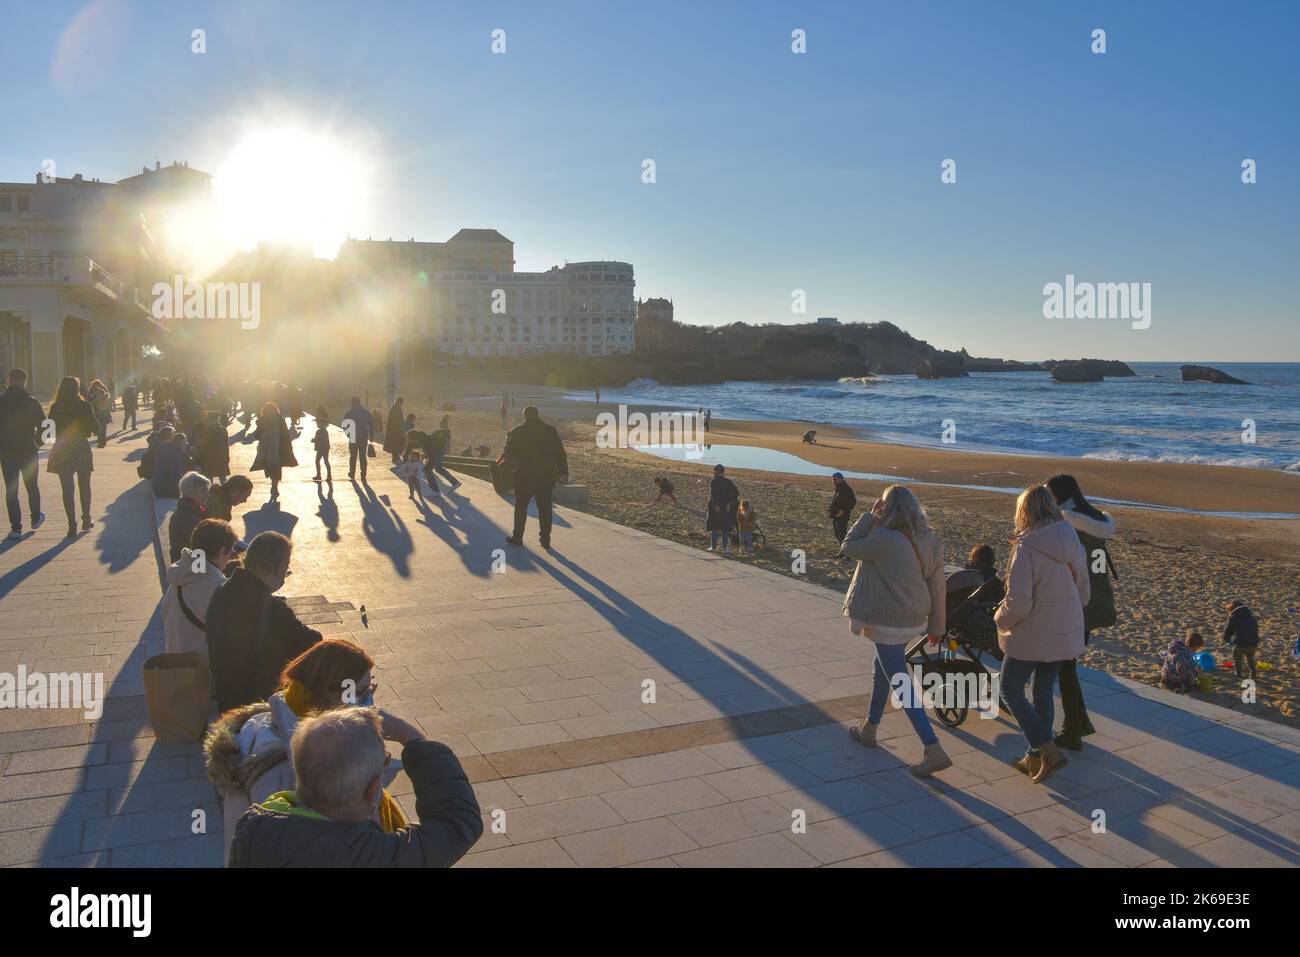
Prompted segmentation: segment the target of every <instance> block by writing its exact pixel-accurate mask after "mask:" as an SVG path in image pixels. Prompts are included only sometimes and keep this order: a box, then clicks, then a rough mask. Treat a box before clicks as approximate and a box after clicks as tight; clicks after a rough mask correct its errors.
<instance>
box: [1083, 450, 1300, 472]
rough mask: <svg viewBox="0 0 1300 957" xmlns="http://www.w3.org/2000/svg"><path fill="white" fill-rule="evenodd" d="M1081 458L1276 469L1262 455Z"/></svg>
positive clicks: (1090, 455) (1103, 455)
mask: <svg viewBox="0 0 1300 957" xmlns="http://www.w3.org/2000/svg"><path fill="white" fill-rule="evenodd" d="M1083 458H1085V459H1097V460H1099V461H1103V462H1175V463H1180V464H1186V465H1227V466H1232V467H1235V468H1240V469H1276V468H1278V465H1277V463H1276V462H1272V461H1269V459H1267V458H1266V457H1264V456H1262V455H1198V454H1196V453H1193V452H1187V453H1178V452H1162V453H1161V454H1159V455H1151V454H1147V453H1129V452H1120V451H1118V450H1115V449H1111V450H1109V451H1106V452H1085V453H1084V454H1083ZM1282 468H1283V470H1284V471H1292V470H1294V471H1300V462H1297V463H1295V465H1287V466H1283V467H1282Z"/></svg>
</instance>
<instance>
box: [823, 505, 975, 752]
mask: <svg viewBox="0 0 1300 957" xmlns="http://www.w3.org/2000/svg"><path fill="white" fill-rule="evenodd" d="M840 553H841V554H842V555H845V556H847V557H849V558H851V559H854V560H856V561H857V563H858V567H857V568H856V569H855V570H854V572H853V580H852V581H851V582H849V590H848V592H847V593H845V596H844V614H845V616H847V617H848V619H849V630H850V631H852V632H853V634H855V635H860V636H861V637H863V638H867V639H869V640H870V641H871V642H872V643H873V644H874V645H875V651H876V661H875V667H874V668H873V669H872V685H871V705H870V708H869V710H868V712H867V716H866V717H865V718H863V719H862V720H861V721H859V722H858V723H857V724H856V725H854V726H853V727H852V728H850V729H849V735H850V736H851V737H852V738H853V740H855V741H857V742H858V743H859V744H861V745H863V746H864V747H868V748H874V747H875V746H876V732H877V730H878V728H879V727H880V719H881V717H882V716H883V715H884V712H885V702H886V700H887V699H888V698H889V696H890V693H891V686H892V685H894V684H896V683H897V682H898V680H899V676H900V675H902V676H905V678H906V676H907V674H908V669H907V657H906V656H907V650H906V649H907V645H908V644H909V643H910V642H911V641H912V640H914V639H915V638H918V637H920V636H921V635H925V636H927V638H928V639H929V642H930V644H931V645H934V644H937V643H938V642H939V641H940V640H941V639H942V638H943V634H944V631H945V630H946V628H947V622H946V621H945V618H944V616H945V613H946V610H947V605H946V596H945V591H944V578H943V545H942V543H941V542H940V541H939V536H938V535H937V534H935V532H934V530H933V529H932V528H930V523H929V520H928V519H927V518H926V515H925V510H924V509H923V508H921V503H920V502H918V501H917V500H916V496H915V495H914V494H912V490H911V489H909V488H908V487H907V486H905V485H891V486H889V488H887V489H885V490H884V491H883V492H882V493H881V494H880V498H879V499H877V500H876V502H875V504H874V505H872V506H871V511H870V512H868V513H867V514H866V515H863V516H862V517H861V518H859V519H858V520H857V522H855V523H854V525H853V528H852V529H850V530H849V533H848V535H846V536H845V538H844V543H843V544H842V545H841V546H840ZM911 688H912V684H911V681H910V680H904V681H903V692H904V694H907V693H909V692H910V691H911ZM903 705H904V706H903V711H904V713H905V714H906V715H907V719H908V721H910V722H911V723H912V728H913V730H915V731H916V735H917V737H918V738H920V739H921V744H922V745H923V747H924V749H925V750H924V753H923V755H922V757H921V760H920V762H919V763H917V764H914V765H912V766H911V769H910V770H911V772H912V774H913V775H915V776H916V777H918V778H925V777H929V776H930V775H932V774H935V773H936V772H938V771H942V770H943V769H944V768H949V767H952V759H951V758H950V757H948V755H947V753H946V752H945V751H944V749H943V745H942V744H940V743H939V739H938V737H937V736H936V735H935V733H934V728H933V727H931V725H930V718H929V716H928V715H927V714H926V713H925V707H924V704H923V702H921V701H916V700H910V701H904V703H903Z"/></svg>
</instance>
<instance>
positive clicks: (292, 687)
mask: <svg viewBox="0 0 1300 957" xmlns="http://www.w3.org/2000/svg"><path fill="white" fill-rule="evenodd" d="M374 667H375V660H374V659H373V658H371V657H370V655H369V654H367V652H366V650H365V649H364V648H362V647H360V646H359V645H354V644H353V643H352V642H350V641H344V640H343V639H341V638H326V639H325V640H323V641H320V642H318V643H317V644H315V645H313V646H312V647H311V648H309V649H307V650H306V651H304V652H303V653H302V654H301V655H299V656H298V657H297V658H295V659H294V660H293V661H291V662H289V663H288V664H287V665H285V667H284V671H283V672H281V675H280V690H279V691H277V692H276V693H275V694H273V695H271V697H270V699H269V700H268V701H259V702H256V703H254V704H250V705H244V706H243V707H239V708H232V709H231V710H230V711H227V712H226V713H225V714H223V715H222V716H221V717H220V718H218V719H217V720H216V721H215V722H214V723H213V725H212V727H211V728H210V729H209V730H208V734H207V738H206V739H205V740H204V742H203V751H204V757H205V760H206V762H207V770H208V778H209V779H210V780H211V781H212V783H213V785H214V786H215V787H216V789H217V792H218V793H219V794H220V795H221V798H222V816H223V819H224V821H225V826H226V858H227V861H228V860H229V856H230V843H231V841H233V840H234V837H235V823H236V822H237V821H238V820H239V816H240V815H241V814H243V813H244V812H245V811H246V810H248V808H249V806H250V805H252V804H261V803H262V802H263V801H266V800H267V799H268V798H270V797H271V795H273V794H275V793H277V792H279V791H291V790H293V789H294V786H295V783H296V782H295V779H294V773H293V764H292V762H291V761H290V760H289V759H288V758H289V754H290V741H291V740H292V738H293V732H294V730H295V729H296V728H297V726H298V721H299V719H301V718H305V717H307V716H308V715H311V714H315V713H317V712H321V711H333V710H334V709H335V708H348V707H353V706H360V707H370V706H372V705H373V704H374V698H375V689H376V688H377V687H379V685H378V682H376V681H375V680H374V676H373V669H374ZM375 820H376V823H378V824H379V826H380V827H382V828H383V829H384V830H385V831H395V830H397V829H398V828H401V827H405V826H406V818H405V816H404V815H403V814H402V809H401V808H400V807H399V806H398V804H397V802H396V801H395V800H393V797H392V795H390V794H389V793H388V792H387V791H384V796H383V798H382V799H381V800H380V802H379V808H378V810H377V811H376V819H375Z"/></svg>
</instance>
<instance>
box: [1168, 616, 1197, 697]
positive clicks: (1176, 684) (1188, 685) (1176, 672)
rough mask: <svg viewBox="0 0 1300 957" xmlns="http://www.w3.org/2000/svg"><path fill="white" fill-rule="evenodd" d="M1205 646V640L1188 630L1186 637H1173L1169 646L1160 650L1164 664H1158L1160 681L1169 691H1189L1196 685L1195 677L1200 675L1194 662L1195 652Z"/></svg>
mask: <svg viewBox="0 0 1300 957" xmlns="http://www.w3.org/2000/svg"><path fill="white" fill-rule="evenodd" d="M1204 647H1205V640H1204V639H1203V638H1202V637H1201V636H1200V635H1199V634H1198V633H1197V632H1195V631H1190V630H1189V631H1188V632H1187V638H1186V639H1185V640H1184V639H1182V638H1175V639H1174V640H1173V641H1171V642H1170V643H1169V647H1168V648H1166V649H1165V650H1164V651H1162V652H1160V657H1161V658H1163V659H1164V664H1162V665H1161V666H1160V683H1161V684H1162V685H1164V686H1165V687H1166V688H1168V689H1169V690H1170V691H1177V692H1180V693H1184V692H1188V691H1191V690H1192V689H1194V688H1195V687H1196V679H1197V678H1199V677H1200V676H1201V666H1200V665H1198V664H1197V663H1196V653H1197V652H1198V651H1200V650H1201V649H1202V648H1204Z"/></svg>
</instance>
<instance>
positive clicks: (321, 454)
mask: <svg viewBox="0 0 1300 957" xmlns="http://www.w3.org/2000/svg"><path fill="white" fill-rule="evenodd" d="M316 411H317V416H316V434H315V435H314V436H312V440H311V444H312V446H313V447H314V448H315V449H316V477H315V478H314V479H312V481H313V482H319V481H320V464H321V463H322V462H324V463H325V481H326V482H328V483H329V484H331V485H332V484H334V475H333V473H332V472H330V431H329V420H328V419H327V418H326V417H325V416H323V415H320V414H319V413H320V412H321V410H320V409H317V410H316Z"/></svg>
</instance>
